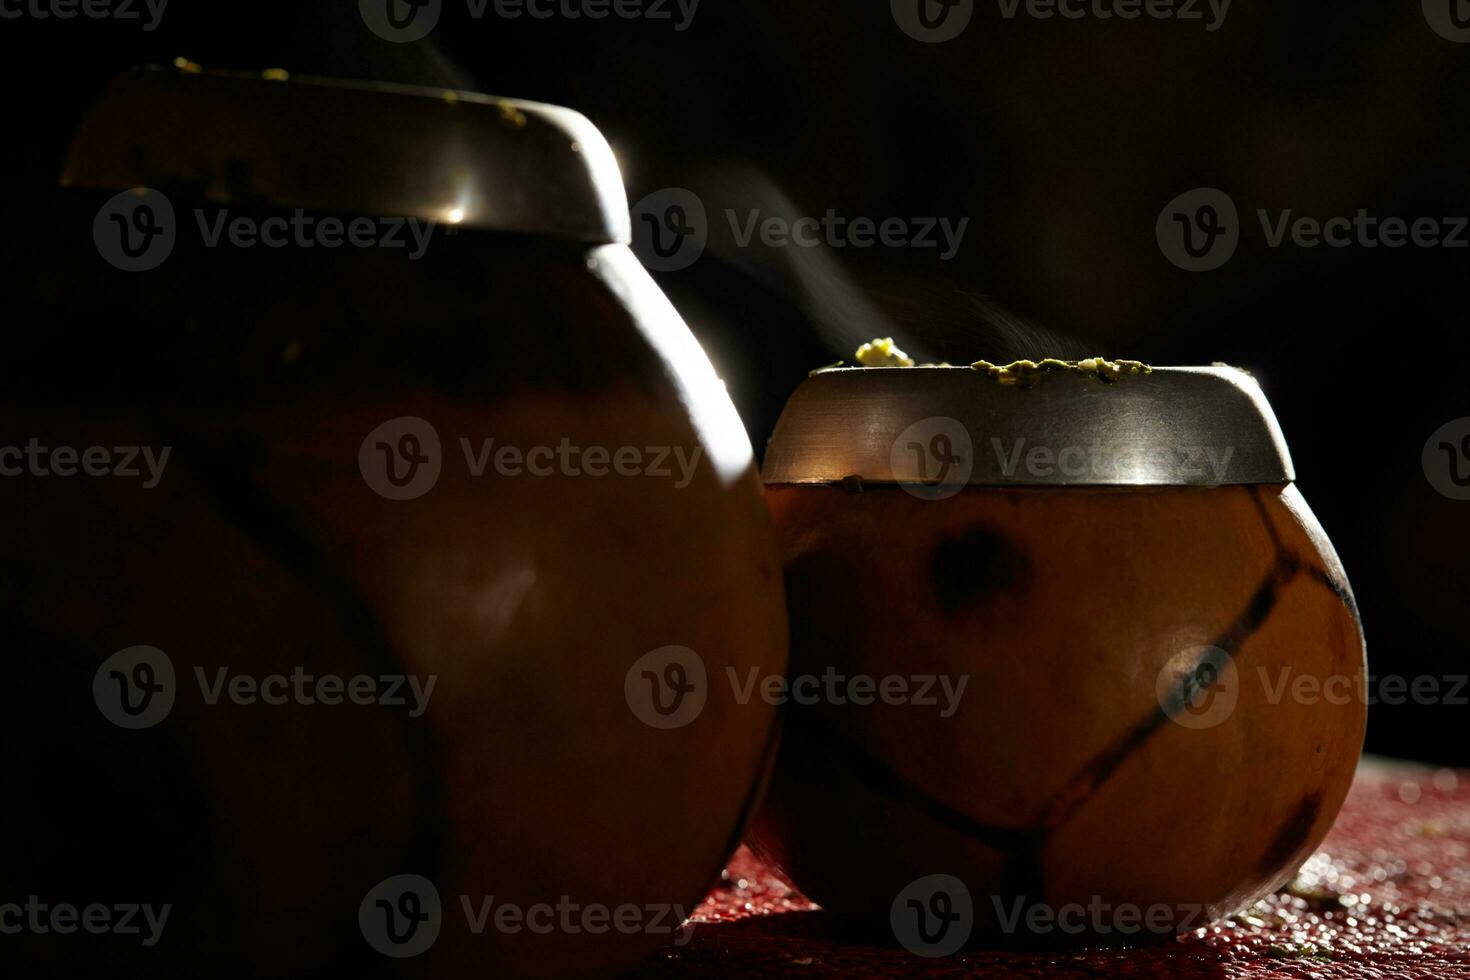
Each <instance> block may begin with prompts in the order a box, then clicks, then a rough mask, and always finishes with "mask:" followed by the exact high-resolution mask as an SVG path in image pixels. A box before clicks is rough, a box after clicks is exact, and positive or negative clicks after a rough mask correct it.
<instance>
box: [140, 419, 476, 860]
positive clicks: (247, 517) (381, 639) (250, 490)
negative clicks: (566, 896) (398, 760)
mask: <svg viewBox="0 0 1470 980" xmlns="http://www.w3.org/2000/svg"><path fill="white" fill-rule="evenodd" d="M152 427H153V428H154V429H162V430H164V431H169V433H170V436H171V438H170V440H169V441H168V442H167V443H165V444H171V445H173V446H175V447H176V450H175V451H176V457H175V458H177V459H178V460H180V461H181V462H182V463H183V465H184V466H185V467H186V468H187V469H188V470H189V471H190V472H192V473H193V474H194V475H195V476H196V477H197V478H198V479H199V481H200V483H201V484H202V485H203V487H204V489H205V491H206V493H207V494H208V498H209V500H210V502H211V503H213V504H214V507H215V509H216V510H217V511H218V512H219V514H220V516H221V517H223V518H224V519H225V520H226V521H228V522H229V523H230V524H232V525H233V526H234V527H235V528H237V529H238V530H240V531H241V532H243V533H244V534H245V535H246V536H247V537H249V539H250V540H252V541H254V542H255V543H256V544H258V545H260V546H261V547H262V548H263V549H264V550H265V551H266V553H268V554H270V555H272V556H273V557H274V558H275V560H276V561H277V562H278V563H279V564H280V566H281V567H282V569H283V570H284V571H285V572H286V573H287V574H288V575H291V576H293V577H294V578H296V579H297V580H298V581H300V582H302V583H303V584H304V585H306V586H307V587H308V588H309V589H310V590H311V592H312V593H313V594H314V595H316V596H317V597H318V598H319V599H320V600H321V601H322V602H323V603H324V604H325V605H326V607H327V608H328V609H329V610H331V611H332V613H333V614H334V615H335V617H336V619H337V621H338V623H339V624H340V625H341V627H342V630H343V632H344V633H345V634H346V635H347V637H348V638H349V639H350V640H351V641H352V642H353V643H354V644H355V645H356V647H357V649H358V651H359V652H360V653H362V654H363V655H364V656H366V657H367V658H368V659H369V660H370V661H371V662H375V663H376V664H377V666H378V667H379V668H381V670H382V671H383V672H389V673H402V672H403V671H404V670H405V661H404V660H403V658H401V657H400V656H399V655H398V653H397V651H395V650H394V649H393V648H392V645H391V644H390V643H389V642H388V639H387V637H386V636H385V635H384V633H383V628H382V625H381V624H380V623H379V622H378V618H377V615H376V613H375V612H374V611H373V609H372V606H371V604H370V603H369V602H368V600H367V599H366V597H364V596H363V595H362V594H361V593H359V592H358V590H357V589H356V587H355V586H353V585H352V583H351V582H349V581H348V579H347V577H346V576H345V575H343V574H341V573H339V571H338V570H337V568H336V567H335V566H334V565H333V564H332V562H331V561H329V560H328V559H327V558H326V556H325V555H323V554H322V553H321V552H320V550H319V549H318V548H317V547H316V546H315V545H314V544H313V543H312V541H311V539H310V537H309V536H308V534H307V533H306V531H305V530H304V529H303V528H302V527H301V526H300V525H299V523H298V522H297V521H296V519H295V517H294V516H293V515H292V514H291V512H290V511H289V510H287V509H286V507H285V506H284V505H283V504H281V503H280V502H279V501H278V500H276V499H275V497H274V496H272V495H271V494H270V493H269V492H268V491H266V490H265V489H264V488H263V487H261V486H260V485H259V484H258V483H257V482H256V481H255V480H253V479H251V477H250V475H249V474H248V473H246V472H245V471H244V470H243V469H241V468H240V467H238V466H234V465H232V464H231V463H230V462H229V460H228V459H226V458H225V457H224V456H223V455H221V454H220V453H217V452H215V451H213V450H211V449H210V448H209V447H208V446H206V445H205V444H204V443H203V442H202V441H201V440H199V439H197V438H195V437H194V436H193V435H192V434H189V433H186V432H184V431H181V430H178V429H177V428H174V427H172V426H162V425H158V424H154V425H153V426H152ZM402 731H403V738H404V744H405V747H406V748H407V749H408V751H409V753H410V755H411V757H412V758H413V759H414V760H415V761H414V764H413V772H414V774H415V777H416V778H415V782H416V786H415V807H416V816H417V819H416V821H415V823H416V832H415V834H414V841H413V846H414V853H412V854H411V855H410V859H411V860H412V861H414V862H416V867H419V868H423V869H424V872H423V873H425V874H426V875H429V876H430V877H431V878H432V877H433V876H434V875H435V874H436V873H437V870H438V868H439V866H440V863H441V860H440V855H441V850H442V847H443V842H444V841H447V840H448V839H449V834H448V830H447V828H446V826H445V824H444V818H443V814H444V813H445V812H446V811H445V809H444V803H443V800H444V788H443V786H442V776H441V773H440V767H439V765H438V762H437V759H438V753H437V751H436V749H435V746H434V743H433V735H432V733H431V732H430V730H429V729H428V728H427V726H425V725H421V724H405V725H403V726H402Z"/></svg>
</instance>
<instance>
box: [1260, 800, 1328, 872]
mask: <svg viewBox="0 0 1470 980" xmlns="http://www.w3.org/2000/svg"><path fill="white" fill-rule="evenodd" d="M1321 812H1322V793H1321V791H1320V790H1319V791H1318V792H1316V793H1313V794H1311V795H1310V796H1308V797H1306V798H1305V799H1303V800H1302V801H1301V802H1300V803H1298V804H1297V806H1296V809H1295V810H1293V811H1292V812H1291V815H1290V816H1288V817H1287V818H1286V820H1285V822H1283V823H1282V824H1281V829H1280V830H1278V831H1276V836H1275V837H1273V838H1272V839H1271V843H1270V845H1269V846H1268V847H1267V848H1266V853H1265V855H1264V856H1263V857H1262V858H1261V867H1262V869H1264V870H1268V871H1271V872H1275V871H1278V870H1280V869H1282V868H1283V867H1284V866H1285V865H1286V863H1287V862H1288V861H1290V860H1291V859H1292V857H1293V856H1294V855H1295V854H1296V852H1297V851H1299V850H1301V848H1302V845H1303V844H1305V843H1306V842H1307V838H1308V837H1309V836H1310V835H1311V833H1312V826H1313V825H1314V824H1315V823H1316V822H1317V816H1318V814H1320V813H1321ZM1290 870H1295V869H1290Z"/></svg>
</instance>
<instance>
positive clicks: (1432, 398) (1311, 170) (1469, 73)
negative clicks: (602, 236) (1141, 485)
mask: <svg viewBox="0 0 1470 980" xmlns="http://www.w3.org/2000/svg"><path fill="white" fill-rule="evenodd" d="M27 2H29V0H27ZM1443 2H1445V3H1449V2H1461V0H1443ZM465 9H466V8H465V6H464V2H463V0H459V2H457V3H456V2H454V0H449V2H448V3H447V4H446V10H445V14H444V17H443V19H442V21H441V23H440V25H439V27H438V28H437V30H436V31H435V32H434V33H433V34H432V35H431V39H430V41H428V42H419V43H415V44H410V45H397V44H391V43H388V42H385V41H383V40H380V39H379V38H377V37H376V36H374V35H373V34H371V33H370V32H369V31H368V30H367V29H366V28H365V27H364V25H363V22H362V21H361V19H360V17H359V15H358V11H357V6H356V4H355V3H354V2H351V0H338V2H333V3H330V4H329V3H326V2H309V0H295V2H290V3H273V2H251V3H243V2H226V0H172V2H171V3H170V4H169V6H168V8H167V9H166V12H165V13H164V15H163V18H162V23H161V26H160V27H159V29H157V30H155V31H152V32H145V31H143V30H142V29H141V26H140V25H139V22H137V21H93V20H88V19H85V18H78V19H75V20H70V21H59V20H37V19H35V18H32V17H22V18H20V19H4V20H0V55H3V57H0V77H3V84H4V92H5V93H6V94H5V96H4V102H3V108H0V113H3V115H4V119H5V134H4V139H3V141H0V168H3V178H4V180H3V184H0V186H3V187H4V193H3V195H0V201H3V208H4V219H5V231H4V235H5V236H6V237H7V238H9V239H10V246H11V247H17V246H19V247H23V246H24V241H25V238H26V234H27V229H28V228H35V227H38V223H44V222H46V221H47V219H48V215H47V208H46V204H45V198H44V197H43V196H42V194H41V193H40V192H41V191H42V190H44V189H45V188H47V187H49V186H51V185H52V183H53V182H54V178H55V174H56V172H57V169H58V166H59V163H60V160H61V158H62V155H63V153H64V150H65V145H66V140H67V136H68V134H69V132H70V129H71V126H72V124H73V123H74V121H75V119H76V117H77V115H78V113H79V112H80V111H81V110H82V108H83V107H84V106H85V104H86V101H87V98H88V96H89V94H90V93H91V92H92V91H93V90H94V89H95V87H96V86H97V85H98V84H99V83H100V82H101V81H102V80H104V79H105V78H106V77H107V76H108V75H109V74H111V73H112V72H113V71H115V70H116V69H118V68H120V67H123V66H127V65H131V64H138V63H147V62H162V61H169V60H171V59H172V58H174V57H175V56H179V55H184V56H187V57H189V58H191V59H193V60H195V61H197V62H200V63H202V64H204V65H205V66H206V67H228V68H263V67H284V68H287V69H290V70H292V71H294V72H300V73H317V74H332V75H341V76H347V77H357V78H373V79H386V80H393V81H401V82H414V83H425V84H440V85H444V84H447V85H453V86H458V87H466V88H472V89H478V90H482V91H487V92H492V93H495V94H500V95H507V96H515V97H520V98H529V99H536V100H541V101H547V102H554V103H559V104H564V105H569V106H572V107H574V108H577V109H580V110H581V111H582V112H584V113H586V114H587V115H589V116H590V117H591V118H592V119H593V121H594V122H596V123H597V124H598V125H599V126H600V127H601V128H602V129H603V131H604V132H605V133H606V134H607V135H608V137H609V139H610V140H611V142H612V143H613V146H614V149H615V151H616V152H617V154H618V157H619V161H620V164H621V166H622V168H623V171H624V176H625V179H626V181H627V184H628V189H629V196H630V199H632V200H635V201H636V200H637V199H639V198H640V197H642V196H643V195H645V194H647V193H650V192H653V191H656V190H658V189H661V188H665V187H671V186H680V187H688V188H691V189H694V190H696V191H697V192H698V193H699V195H700V196H701V197H702V198H703V199H704V201H705V203H706V205H707V206H708V207H709V209H710V212H711V214H716V213H717V212H719V211H721V210H722V209H724V208H726V207H735V208H741V209H749V208H762V209H763V210H767V211H770V210H773V209H781V208H790V209H794V210H795V211H796V212H797V213H801V214H815V215H821V214H823V213H824V212H825V211H826V210H827V209H828V208H831V209H833V210H835V211H836V212H838V213H839V214H842V215H844V216H848V217H855V216H868V217H871V218H874V219H880V220H881V219H882V218H886V217H894V216H896V217H939V216H943V217H948V218H951V219H953V220H957V219H959V218H966V217H967V218H969V219H970V224H969V227H968V230H967V232H966V235H965V238H964V240H963V245H962V247H961V249H960V251H959V253H958V254H957V255H956V256H955V258H954V259H953V260H952V261H948V262H944V261H940V259H939V257H938V255H937V254H936V252H935V251H934V250H918V249H885V248H881V247H879V248H871V249H865V250H856V249H852V248H848V249H843V250H841V251H814V250H802V249H794V248H787V249H782V250H779V251H774V252H773V251H770V250H763V249H761V248H759V247H756V248H751V249H741V250H731V249H729V248H728V247H721V246H720V245H719V244H718V243H712V245H711V250H710V252H709V253H708V254H706V255H705V257H704V258H703V259H701V260H700V261H699V262H698V263H696V264H695V265H694V266H693V267H691V268H689V269H686V270H683V271H680V272H674V273H667V274H661V275H660V276H659V277H658V278H659V280H660V282H661V284H662V285H663V286H664V288H665V289H666V290H667V291H668V292H669V293H670V295H671V296H673V297H674V299H675V301H676V302H677V303H678V304H679V305H680V307H681V309H682V310H683V312H684V313H685V315H686V318H687V319H689V320H690V323H691V326H692V327H693V328H694V330H695V331H696V333H697V334H699V335H700V337H701V339H702V340H703V341H704V342H705V345H706V348H707V349H708V350H709V351H710V353H711V356H712V357H713V359H714V360H715V361H716V364H717V366H718V367H719V368H720V370H721V371H722V373H723V374H724V376H725V377H726V378H727V379H728V381H729V384H730V388H731V393H732V395H733V396H734V398H735V400H736V402H737V404H738V405H739V407H740V408H741V410H742V413H743V414H744V417H745V419H746V422H747V424H748V426H749V427H750V429H751V436H752V439H753V441H754V442H755V443H756V444H757V445H758V446H760V445H763V443H764V440H765V438H766V437H767V436H768V435H769V433H770V429H771V426H772V425H773V424H774V421H775V417H776V414H777V413H778V412H779V409H780V406H781V404H782V402H783V401H784V399H785V397H786V395H787V394H788V393H789V392H790V390H791V388H792V387H793V386H794V385H795V384H796V382H797V381H798V380H799V379H800V378H801V377H802V375H803V373H804V372H805V371H806V370H807V369H809V368H811V367H815V366H818V365H820V364H823V363H829V362H831V361H834V360H836V359H838V358H840V357H844V356H850V354H851V351H852V349H853V348H854V347H855V346H856V344H857V343H858V342H860V341H861V340H863V339H865V338H867V337H871V336H873V335H875V334H889V333H891V334H893V335H894V336H895V337H897V338H898V339H899V341H900V343H901V344H902V345H903V346H904V347H905V348H906V349H908V350H909V351H910V353H914V354H916V355H919V356H921V357H923V358H926V359H928V358H934V359H946V360H951V361H955V362H960V363H963V362H968V361H971V360H974V359H977V358H981V357H984V358H987V359H990V360H1006V359H1010V358H1013V357H1017V356H1035V355H1044V354H1051V353H1055V354H1061V355H1064V356H1077V355H1079V354H1092V353H1101V354H1105V355H1107V356H1112V357H1132V358H1138V359H1141V360H1144V361H1148V362H1151V363H1156V364H1198V363H1210V362H1212V361H1226V362H1230V363H1234V364H1238V365H1241V366H1243V367H1246V368H1248V369H1250V370H1252V371H1253V372H1255V373H1256V375H1257V377H1258V378H1259V379H1260V380H1261V382H1262V384H1263V385H1264V386H1265V388H1266V391H1267V394H1268V395H1269V397H1270V398H1271V401H1272V403H1273V404H1274V406H1275V408H1276V411H1277V413H1278V415H1279V417H1280V420H1281V423H1282V426H1283V428H1284V429H1285V431H1286V435H1287V438H1288V440H1289V441H1290V443H1291V446H1292V449H1293V452H1294V455H1295V459H1296V465H1297V471H1298V478H1299V483H1300V486H1301V488H1302V490H1303V492H1304V493H1305V494H1306V496H1307V499H1308V500H1309V501H1310V502H1311V504H1312V506H1313V508H1314V510H1315V511H1316V513H1317V515H1318V516H1319V518H1320V519H1321V520H1322V522H1323V524H1324V525H1325V526H1326V528H1327V529H1328V531H1329V532H1330V533H1331V534H1332V537H1333V540H1334V541H1335V543H1336V545H1337V547H1338V550H1339V551H1340V553H1341V555H1342V558H1343V560H1344V562H1345V564H1346V566H1347V569H1348V572H1349V574H1350V576H1351V578H1352V581H1353V584H1354V587H1355V589H1356V591H1357V594H1358V598H1359V601H1360V603H1361V606H1362V610H1363V615H1364V620H1365V623H1366V628H1367V632H1368V640H1369V659H1370V669H1371V670H1372V671H1373V672H1374V673H1375V674H1379V675H1385V674H1397V675H1404V676H1407V677H1414V676H1417V675H1421V674H1430V675H1436V676H1440V677H1442V678H1444V677H1453V676H1454V675H1463V674H1466V673H1470V658H1467V656H1466V648H1467V632H1470V630H1467V626H1470V622H1467V621H1470V611H1467V610H1470V595H1467V591H1470V590H1467V584H1470V575H1467V568H1470V559H1467V554H1470V502H1456V501H1453V500H1450V499H1447V498H1446V497H1444V496H1442V495H1440V494H1439V493H1437V492H1436V491H1435V490H1434V489H1433V488H1432V487H1431V485H1430V484H1429V482H1428V480H1427V479H1426V477H1425V473H1424V471H1423V469H1422V466H1421V451H1422V450H1423V448H1424V445H1425V442H1426V440H1427V439H1428V438H1429V436H1430V434H1431V433H1433V432H1434V431H1435V430H1436V429H1437V428H1439V427H1440V426H1441V425H1443V424H1444V423H1446V422H1449V421H1450V420H1452V419H1456V418H1460V417H1463V416H1467V415H1470V330H1467V325H1470V322H1467V317H1466V310H1467V302H1466V292H1467V275H1466V273H1467V270H1470V249H1458V250H1453V249H1424V248H1416V247H1413V246H1407V247H1403V248H1399V249H1392V250H1390V249H1386V248H1382V247H1380V248H1377V249H1365V248H1361V247H1357V246H1354V247H1349V248H1342V249H1338V248H1326V247H1319V248H1315V249H1307V248H1300V247H1296V246H1293V245H1291V244H1286V245H1284V246H1283V247H1280V248H1270V247H1268V246H1267V244H1266V242H1265V238H1264V236H1263V235H1262V233H1261V230H1260V226H1259V224H1258V222H1257V221H1256V219H1255V210H1256V209H1257V208H1264V209H1267V210H1269V211H1271V212H1272V213H1273V215H1274V214H1275V213H1276V212H1277V211H1279V210H1280V209H1285V208H1291V209H1292V210H1293V213H1294V214H1296V215H1307V216H1312V217H1316V218H1319V219H1325V218H1329V217H1334V216H1338V215H1345V216H1352V215H1353V214H1354V213H1355V212H1356V211H1357V210H1358V209H1360V208H1366V209H1368V210H1369V211H1370V212H1372V213H1373V214H1375V215H1377V216H1379V217H1380V218H1381V217H1387V216H1392V215H1398V216H1402V217H1405V218H1408V219H1414V218H1419V217H1434V218H1447V217H1452V216H1462V217H1463V216H1470V193H1467V190H1470V134H1467V128H1466V123H1465V120H1466V118H1467V112H1466V110H1467V108H1470V84H1467V83H1470V44H1465V45H1461V44H1455V43H1451V42H1450V41H1447V40H1445V39H1443V38H1441V37H1439V36H1438V35H1436V34H1435V33H1434V32H1433V31H1432V30H1431V29H1430V28H1429V26H1428V24H1427V21H1426V19H1425V17H1424V16H1423V13H1422V11H1421V9H1420V6H1419V4H1417V3H1400V4H1385V3H1382V2H1377V3H1374V2H1368V0H1342V2H1337V3H1332V4H1308V3H1292V4H1279V3H1277V4H1266V3H1260V2H1247V0H1236V2H1235V3H1234V4H1232V6H1231V8H1230V10H1229V14H1228V17H1227V18H1226V20H1225V22H1224V24H1223V26H1222V27H1221V29H1219V30H1217V31H1214V32H1209V31H1207V30H1206V29H1205V25H1204V23H1203V22H1202V21H1198V20H1195V21H1179V20H1150V19H1147V18H1142V19H1139V20H1134V21H1119V20H1112V21H1099V20H1096V19H1090V18H1089V19H1083V20H1077V21H1069V20H1063V19H1060V18H1053V19H1049V20H1037V19H1031V18H1027V17H1025V16H1019V17H1017V18H1016V19H1014V20H1007V19H1005V18H1004V17H1002V16H1001V14H1000V13H999V11H998V8H997V5H996V3H995V2H994V0H990V2H988V3H987V2H979V3H978V4H977V9H976V12H975V15H974V20H973V21H972V23H971V24H970V26H969V28H968V29H967V30H966V31H965V33H964V34H963V35H962V36H960V37H959V38H957V39H955V40H953V41H949V42H947V43H942V44H925V43H920V42H919V41H916V40H914V39H912V38H910V37H909V36H907V35H906V34H905V33H904V32H903V31H901V30H900V29H899V27H898V26H897V24H896V23H895V20H894V18H893V17H892V16H891V13H890V10H889V7H888V4H887V3H886V2H879V0H863V2H852V0H738V2H737V0H703V2H702V3H701V4H700V6H699V8H698V11H697V14H696V16H695V17H694V19H693V22H692V25H691V26H690V27H689V29H688V30H686V31H683V32H679V31H676V30H675V28H674V22H672V21H655V20H646V19H645V20H629V21H625V20H619V19H616V18H610V19H608V20H605V21H581V22H572V21H568V20H565V19H562V18H557V19H553V20H549V21H537V20H530V19H521V20H518V21H507V20H503V19H500V18H498V17H496V16H495V15H494V14H493V13H487V15H486V16H485V17H484V18H483V19H480V20H475V19H472V18H470V17H468V16H467V15H466V13H465ZM386 138H391V136H388V137H386ZM1195 187H1218V188H1221V189H1223V190H1225V191H1226V192H1228V193H1229V194H1230V195H1231V196H1232V198H1233V199H1234V200H1235V202H1236V204H1237V205H1238V206H1239V208H1240V212H1241V219H1242V222H1243V225H1242V232H1241V236H1242V237H1241V244H1240V247H1239V250H1238V251H1237V253H1236V254H1235V256H1234V258H1233V259H1232V260H1231V261H1230V262H1229V263H1227V264H1226V265H1225V266H1224V267H1223V268H1220V269H1217V270H1215V271H1211V272H1204V273H1189V272H1185V271H1182V270H1180V269H1178V268H1176V267H1175V266H1174V265H1172V264H1171V263H1170V262H1169V261H1167V260H1166V258H1165V257H1164V255H1163V254H1162V253H1161V251H1160V249H1159V247H1158V245H1157V243H1156V241H1155V232H1154V228H1155V222H1156V220H1157V218H1158V216H1159V214H1160V211H1161V210H1162V209H1163V207H1164V205H1165V204H1166V203H1167V202H1168V201H1170V200H1171V199H1172V198H1174V197H1175V196H1176V195H1178V194H1180V193H1183V192H1185V191H1187V190H1190V189H1191V188H1195ZM13 312H14V310H12V313H13ZM36 315H37V313H36V311H26V310H22V315H19V316H16V317H14V318H11V317H7V320H8V321H9V322H8V323H7V324H6V329H9V330H25V329H35V328H37V327H38V324H36V323H33V322H29V321H30V320H32V319H33V318H34V317H35V316H36ZM0 366H3V355H0ZM1452 687H1454V682H1453V681H1449V680H1446V681H1445V682H1444V690H1446V691H1448V690H1450V689H1451V688H1452ZM1458 694H1459V695H1460V698H1461V703H1459V704H1439V705H1433V706H1413V705H1407V706H1401V707H1388V706H1384V705H1378V706H1375V707H1374V708H1373V709H1372V712H1371V720H1370V729H1369V735H1368V747H1369V749H1370V750H1372V751H1376V752H1382V753H1388V754H1394V755H1401V756H1407V757H1414V758H1423V759H1429V760H1434V761H1439V762H1446V763H1458V764H1461V765H1470V738H1467V737H1466V736H1467V730H1470V729H1467V720H1470V707H1466V706H1465V704H1464V699H1465V698H1466V697H1470V686H1467V687H1466V688H1465V689H1461V690H1460V691H1458Z"/></svg>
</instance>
